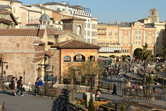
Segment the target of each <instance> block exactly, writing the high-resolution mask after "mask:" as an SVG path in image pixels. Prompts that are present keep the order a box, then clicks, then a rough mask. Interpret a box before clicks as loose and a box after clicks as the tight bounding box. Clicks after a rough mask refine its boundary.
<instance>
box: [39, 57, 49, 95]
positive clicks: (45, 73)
mask: <svg viewBox="0 0 166 111" xmlns="http://www.w3.org/2000/svg"><path fill="white" fill-rule="evenodd" d="M45 61H46V57H44V64H38V65H40V66H44V82H45V96H47V84H48V73H47V67H48V66H49V64H45Z"/></svg>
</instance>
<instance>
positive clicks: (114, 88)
mask: <svg viewBox="0 0 166 111" xmlns="http://www.w3.org/2000/svg"><path fill="white" fill-rule="evenodd" d="M114 94H115V95H117V93H116V85H115V84H113V92H112V95H114Z"/></svg>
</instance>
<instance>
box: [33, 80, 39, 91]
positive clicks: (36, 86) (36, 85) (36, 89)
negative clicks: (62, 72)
mask: <svg viewBox="0 0 166 111" xmlns="http://www.w3.org/2000/svg"><path fill="white" fill-rule="evenodd" d="M38 82H39V77H38V78H37V79H36V82H35V91H34V93H36V94H37V93H38Z"/></svg>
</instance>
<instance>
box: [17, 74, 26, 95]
mask: <svg viewBox="0 0 166 111" xmlns="http://www.w3.org/2000/svg"><path fill="white" fill-rule="evenodd" d="M22 86H23V83H22V77H20V79H19V80H18V81H17V92H16V94H17V95H18V93H19V91H20V90H21V96H24V95H23V89H22Z"/></svg>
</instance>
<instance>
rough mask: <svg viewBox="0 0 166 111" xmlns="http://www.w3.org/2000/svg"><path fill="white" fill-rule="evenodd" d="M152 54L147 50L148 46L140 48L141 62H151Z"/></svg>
mask: <svg viewBox="0 0 166 111" xmlns="http://www.w3.org/2000/svg"><path fill="white" fill-rule="evenodd" d="M152 57H153V55H152V52H151V51H150V50H148V44H147V43H146V44H145V45H143V46H142V60H145V61H149V60H152Z"/></svg>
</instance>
